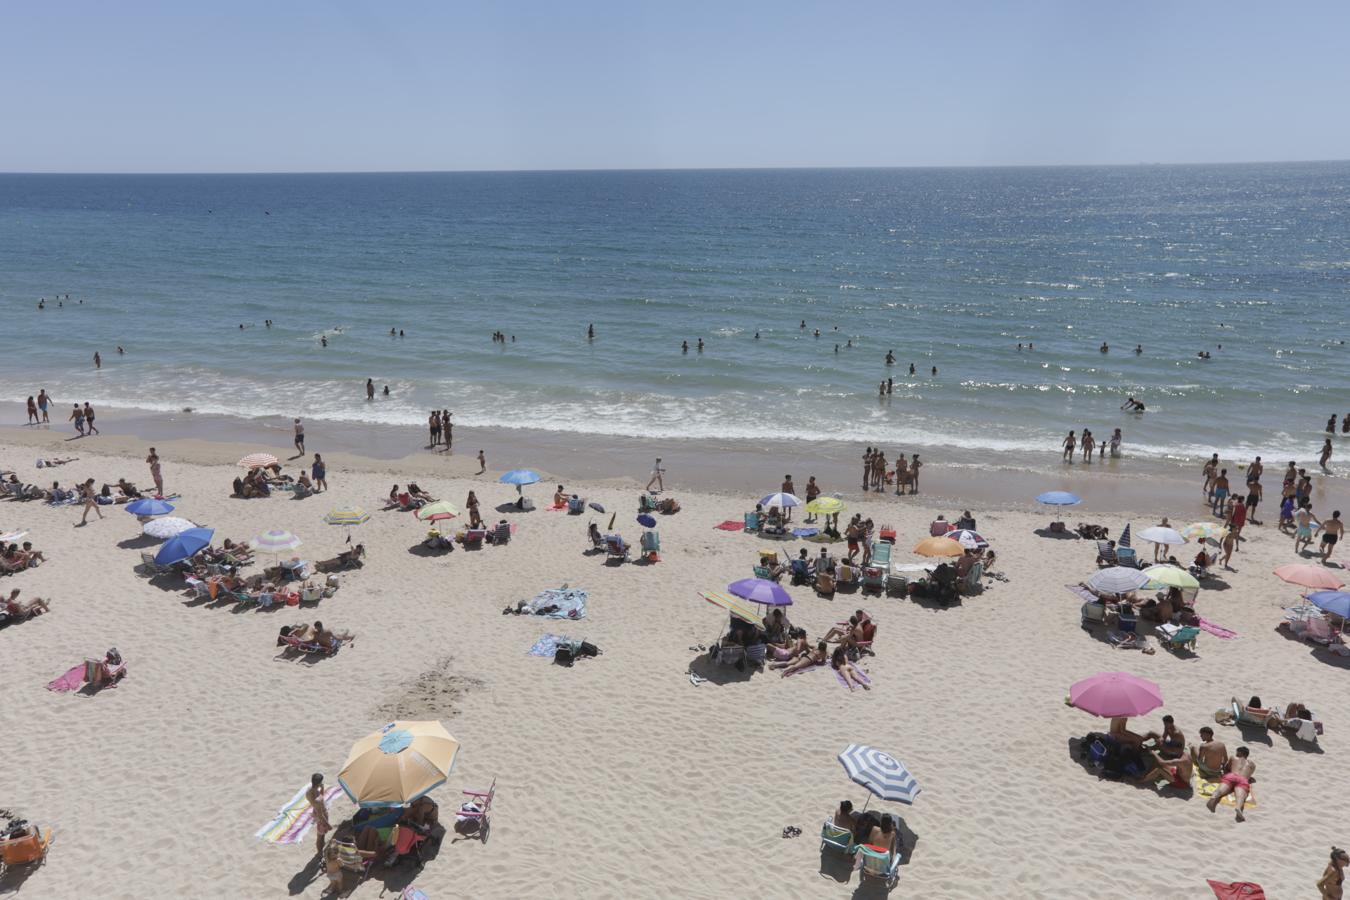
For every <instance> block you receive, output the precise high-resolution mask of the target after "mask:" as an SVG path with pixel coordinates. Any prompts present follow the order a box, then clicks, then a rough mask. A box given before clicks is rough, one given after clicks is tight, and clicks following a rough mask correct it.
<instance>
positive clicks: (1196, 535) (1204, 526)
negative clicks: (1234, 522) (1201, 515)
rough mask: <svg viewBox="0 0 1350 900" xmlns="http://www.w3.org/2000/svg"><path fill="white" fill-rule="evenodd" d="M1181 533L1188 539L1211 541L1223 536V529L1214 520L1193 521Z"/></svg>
mask: <svg viewBox="0 0 1350 900" xmlns="http://www.w3.org/2000/svg"><path fill="white" fill-rule="evenodd" d="M1179 533H1180V535H1181V536H1182V537H1184V538H1185V539H1186V540H1188V541H1210V540H1218V539H1219V538H1220V537H1222V536H1223V529H1222V528H1220V527H1219V526H1218V525H1215V524H1214V523H1213V522H1192V523H1191V524H1190V525H1187V526H1186V527H1185V528H1183V529H1181V531H1180V532H1179Z"/></svg>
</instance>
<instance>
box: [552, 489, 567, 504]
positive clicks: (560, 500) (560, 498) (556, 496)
mask: <svg viewBox="0 0 1350 900" xmlns="http://www.w3.org/2000/svg"><path fill="white" fill-rule="evenodd" d="M566 506H567V492H566V491H565V490H563V486H562V485H561V484H560V485H558V489H557V490H556V491H554V492H553V508H554V509H563V508H564V507H566Z"/></svg>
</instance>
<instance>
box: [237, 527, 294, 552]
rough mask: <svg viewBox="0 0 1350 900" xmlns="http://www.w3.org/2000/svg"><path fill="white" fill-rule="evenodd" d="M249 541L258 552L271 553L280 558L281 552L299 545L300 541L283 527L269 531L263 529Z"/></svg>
mask: <svg viewBox="0 0 1350 900" xmlns="http://www.w3.org/2000/svg"><path fill="white" fill-rule="evenodd" d="M249 543H250V544H252V545H253V549H254V550H257V551H258V552H259V553H271V554H273V555H274V556H276V557H278V558H280V556H281V554H282V553H285V552H286V551H287V550H294V549H295V548H296V547H299V546H300V544H301V541H300V539H299V538H298V537H296V536H295V535H294V534H292V533H291V532H289V531H287V530H286V529H284V528H273V529H272V530H271V531H264V532H263V533H262V534H260V535H258V536H257V537H255V538H254V539H253V540H252V541H250V542H249Z"/></svg>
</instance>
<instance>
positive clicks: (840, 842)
mask: <svg viewBox="0 0 1350 900" xmlns="http://www.w3.org/2000/svg"><path fill="white" fill-rule="evenodd" d="M820 849H821V850H833V851H834V852H836V853H841V854H843V855H844V856H854V855H856V854H857V852H858V845H857V844H855V843H853V832H852V831H850V830H849V829H847V828H840V827H839V826H838V825H836V824H834V821H833V820H831V819H826V820H825V824H823V825H821V826H820Z"/></svg>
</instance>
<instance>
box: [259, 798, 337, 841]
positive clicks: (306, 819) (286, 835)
mask: <svg viewBox="0 0 1350 900" xmlns="http://www.w3.org/2000/svg"><path fill="white" fill-rule="evenodd" d="M307 790H309V788H308V787H302V788H301V789H300V790H298V791H296V792H295V796H294V797H292V798H291V801H290V802H289V803H287V804H286V805H285V806H283V807H282V808H281V812H279V813H277V814H276V817H275V818H274V819H272V821H270V822H268V823H267V824H266V825H264V826H263V827H262V828H259V829H258V831H257V833H256V834H254V835H253V836H254V837H256V838H258V839H259V840H263V841H267V843H269V844H298V843H300V842H301V841H302V840H304V839H305V835H307V834H309V830H310V828H312V827H314V810H312V809H310V808H309V801H307V800H306V799H305V791H307ZM341 790H342V789H341V788H339V787H337V786H336V785H334V786H333V787H330V788H328V789H327V790H325V791H324V792H323V805H324V806H327V805H328V804H330V803H332V802H333V798H334V797H336V796H337V795H338V794H339V793H341Z"/></svg>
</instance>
